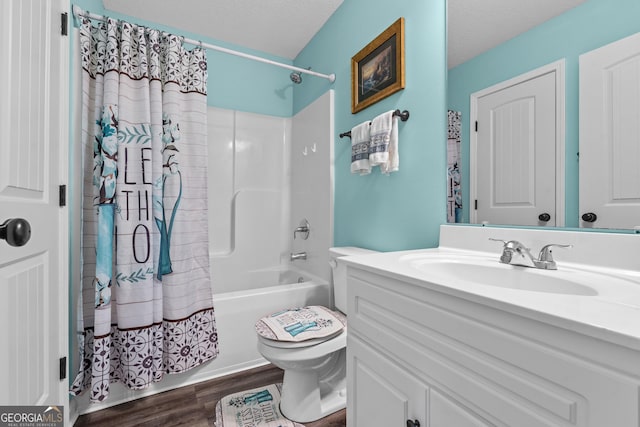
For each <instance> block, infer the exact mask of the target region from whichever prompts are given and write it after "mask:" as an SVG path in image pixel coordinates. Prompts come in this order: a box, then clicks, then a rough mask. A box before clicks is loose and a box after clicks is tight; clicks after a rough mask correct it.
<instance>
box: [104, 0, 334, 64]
mask: <svg viewBox="0 0 640 427" xmlns="http://www.w3.org/2000/svg"><path fill="white" fill-rule="evenodd" d="M342 1H343V0H179V1H177V0H135V1H132V0H103V4H104V7H105V9H107V10H112V11H115V12H118V13H122V14H125V15H129V16H133V17H136V18H141V19H145V20H147V21H151V22H157V23H159V24H163V25H167V26H171V27H174V28H177V29H180V30H184V31H188V32H191V33H196V34H201V35H203V36H208V37H211V38H214V39H216V40H221V41H224V42H228V43H232V44H235V45H238V46H244V47H248V48H250V49H255V50H258V51H261V52H267V53H271V54H273V55H277V56H280V57H283V58H288V59H294V58H295V57H296V56H297V55H298V53H300V51H301V50H302V49H303V48H304V47H305V46H306V45H307V43H309V41H310V40H311V38H312V37H313V36H314V35H315V34H316V33H317V32H318V30H319V29H320V28H321V27H322V26H323V25H324V23H325V22H326V21H327V19H329V17H330V16H331V15H332V14H333V12H335V10H336V9H337V8H338V7H339V6H340V5H341V4H342Z"/></svg>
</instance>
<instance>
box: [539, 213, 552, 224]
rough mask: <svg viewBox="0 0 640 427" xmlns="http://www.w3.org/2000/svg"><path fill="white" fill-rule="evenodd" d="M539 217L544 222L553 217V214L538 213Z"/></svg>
mask: <svg viewBox="0 0 640 427" xmlns="http://www.w3.org/2000/svg"><path fill="white" fill-rule="evenodd" d="M538 219H539V220H540V221H542V222H548V221H549V220H550V219H551V215H549V214H548V213H546V212H545V213H541V214H540V215H538Z"/></svg>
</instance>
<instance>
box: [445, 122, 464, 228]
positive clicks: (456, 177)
mask: <svg viewBox="0 0 640 427" xmlns="http://www.w3.org/2000/svg"><path fill="white" fill-rule="evenodd" d="M447 122H448V124H449V126H448V132H447V222H462V185H461V181H462V180H461V173H460V160H461V159H460V128H461V127H462V113H461V112H459V111H452V110H448V111H447Z"/></svg>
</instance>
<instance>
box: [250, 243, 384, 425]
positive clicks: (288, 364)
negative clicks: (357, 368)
mask: <svg viewBox="0 0 640 427" xmlns="http://www.w3.org/2000/svg"><path fill="white" fill-rule="evenodd" d="M367 253H375V251H371V250H368V249H362V248H356V247H339V248H330V249H329V264H330V265H331V270H332V278H333V280H332V291H333V292H332V294H333V302H334V305H335V310H330V309H328V308H326V307H319V306H313V307H303V308H299V309H293V310H283V311H282V312H278V313H274V314H272V315H270V316H266V317H265V318H263V319H260V320H259V321H258V322H257V323H256V331H257V334H258V351H259V352H260V354H262V356H263V357H264V358H265V359H267V360H268V361H269V362H271V363H272V364H274V365H275V366H277V367H279V368H281V369H282V370H284V379H283V381H282V393H281V400H280V411H281V412H282V414H283V415H284V416H285V417H287V418H288V419H290V420H292V421H296V422H299V423H307V422H311V421H315V420H318V419H320V418H323V417H326V416H327V415H329V414H332V413H334V412H336V411H339V410H341V409H343V408H345V407H346V403H347V380H346V368H347V366H346V362H347V358H346V349H347V326H346V315H345V314H346V311H347V273H346V267H345V266H344V265H340V264H339V263H338V262H337V258H340V257H344V256H350V255H361V254H367ZM292 313H293V315H294V316H295V315H296V314H298V313H303V314H302V315H301V316H303V315H307V318H308V314H309V313H319V314H320V316H326V317H328V318H329V319H331V320H328V321H327V320H326V319H325V318H324V317H323V318H322V319H321V320H320V321H318V322H317V323H314V322H312V323H313V324H314V325H316V324H318V323H319V324H323V325H324V324H326V323H331V324H332V329H331V330H329V331H327V332H326V334H327V335H326V336H323V337H310V338H304V337H302V335H303V334H302V333H299V331H301V330H303V329H304V328H301V327H300V326H297V327H298V329H297V330H296V331H295V332H294V334H295V338H291V339H297V341H292V340H287V338H286V337H284V336H282V337H281V338H282V339H280V338H278V337H277V336H276V335H275V334H274V333H273V332H272V330H271V329H270V328H269V327H267V324H266V323H264V322H271V320H270V319H271V318H272V317H273V318H278V316H282V317H281V318H285V319H289V318H290V317H291V316H289V315H290V314H292ZM287 316H288V317H287ZM273 323H277V322H272V323H270V324H271V325H273ZM308 324H309V323H307V325H308ZM296 325H299V323H296ZM272 327H273V326H272ZM287 328H288V329H287ZM287 328H283V329H285V330H287V331H291V330H292V329H291V328H292V326H291V325H289V326H287ZM290 333H291V332H290ZM321 333H324V332H317V331H310V332H309V334H311V335H313V334H321ZM299 335H300V336H299Z"/></svg>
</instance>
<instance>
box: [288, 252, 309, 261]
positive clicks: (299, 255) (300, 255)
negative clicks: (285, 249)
mask: <svg viewBox="0 0 640 427" xmlns="http://www.w3.org/2000/svg"><path fill="white" fill-rule="evenodd" d="M290 259H291V261H295V260H297V259H307V253H306V252H297V253H295V254H294V253H291V257H290Z"/></svg>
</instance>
